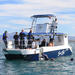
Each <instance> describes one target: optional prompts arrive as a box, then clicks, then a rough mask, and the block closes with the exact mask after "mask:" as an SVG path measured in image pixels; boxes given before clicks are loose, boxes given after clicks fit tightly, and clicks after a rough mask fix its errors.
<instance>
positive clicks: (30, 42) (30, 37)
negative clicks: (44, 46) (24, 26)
mask: <svg viewBox="0 0 75 75" xmlns="http://www.w3.org/2000/svg"><path fill="white" fill-rule="evenodd" d="M33 39H34V37H33V35H32V29H30V32H29V33H28V48H32V42H33Z"/></svg>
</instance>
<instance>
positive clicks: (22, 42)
mask: <svg viewBox="0 0 75 75" xmlns="http://www.w3.org/2000/svg"><path fill="white" fill-rule="evenodd" d="M25 36H26V35H25V33H24V30H22V31H21V32H20V34H19V37H20V48H21V49H24V48H25V40H24V37H25Z"/></svg>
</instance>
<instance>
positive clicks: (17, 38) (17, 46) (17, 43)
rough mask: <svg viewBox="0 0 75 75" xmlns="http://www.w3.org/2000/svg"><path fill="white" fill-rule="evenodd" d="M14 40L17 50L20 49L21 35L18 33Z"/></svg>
mask: <svg viewBox="0 0 75 75" xmlns="http://www.w3.org/2000/svg"><path fill="white" fill-rule="evenodd" d="M13 38H14V43H15V48H19V35H18V32H16V34H15V35H14V36H13Z"/></svg>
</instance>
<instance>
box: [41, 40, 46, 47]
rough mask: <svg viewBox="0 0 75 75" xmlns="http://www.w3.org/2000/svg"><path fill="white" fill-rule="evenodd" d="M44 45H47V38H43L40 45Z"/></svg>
mask: <svg viewBox="0 0 75 75" xmlns="http://www.w3.org/2000/svg"><path fill="white" fill-rule="evenodd" d="M42 46H46V40H45V39H43V40H42V42H41V45H40V47H42Z"/></svg>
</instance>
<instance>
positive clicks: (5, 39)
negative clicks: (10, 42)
mask: <svg viewBox="0 0 75 75" xmlns="http://www.w3.org/2000/svg"><path fill="white" fill-rule="evenodd" d="M3 41H4V44H5V47H6V48H7V34H6V33H3Z"/></svg>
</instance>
